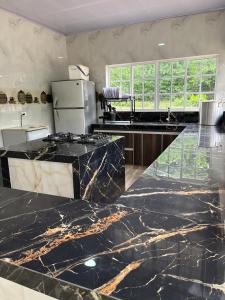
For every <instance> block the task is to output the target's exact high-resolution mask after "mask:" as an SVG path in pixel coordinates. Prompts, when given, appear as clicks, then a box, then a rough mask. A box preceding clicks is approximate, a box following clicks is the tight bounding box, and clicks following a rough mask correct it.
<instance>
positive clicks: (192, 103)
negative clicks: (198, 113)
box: [186, 94, 200, 108]
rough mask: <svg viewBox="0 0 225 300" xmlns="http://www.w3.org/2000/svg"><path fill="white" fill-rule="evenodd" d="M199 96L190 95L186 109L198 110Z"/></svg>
mask: <svg viewBox="0 0 225 300" xmlns="http://www.w3.org/2000/svg"><path fill="white" fill-rule="evenodd" d="M199 98H200V97H199V95H197V94H188V95H187V103H186V107H188V108H197V107H198V106H199Z"/></svg>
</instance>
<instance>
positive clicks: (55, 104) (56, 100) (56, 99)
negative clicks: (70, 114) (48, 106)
mask: <svg viewBox="0 0 225 300" xmlns="http://www.w3.org/2000/svg"><path fill="white" fill-rule="evenodd" d="M58 101H59V99H58V98H57V97H55V98H54V107H57V104H58Z"/></svg>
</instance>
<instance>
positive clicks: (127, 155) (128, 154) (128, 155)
mask: <svg viewBox="0 0 225 300" xmlns="http://www.w3.org/2000/svg"><path fill="white" fill-rule="evenodd" d="M133 153H134V152H133V151H128V150H125V163H126V165H133V163H134V158H133Z"/></svg>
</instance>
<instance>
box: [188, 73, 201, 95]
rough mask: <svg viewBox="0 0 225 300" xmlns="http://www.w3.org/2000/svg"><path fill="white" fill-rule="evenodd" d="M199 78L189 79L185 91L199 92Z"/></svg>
mask: <svg viewBox="0 0 225 300" xmlns="http://www.w3.org/2000/svg"><path fill="white" fill-rule="evenodd" d="M200 81H201V79H200V77H189V78H188V79H187V91H188V92H199V89H200Z"/></svg>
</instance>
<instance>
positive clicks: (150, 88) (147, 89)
mask: <svg viewBox="0 0 225 300" xmlns="http://www.w3.org/2000/svg"><path fill="white" fill-rule="evenodd" d="M154 92H155V81H154V80H145V81H144V93H145V94H148V93H154Z"/></svg>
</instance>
